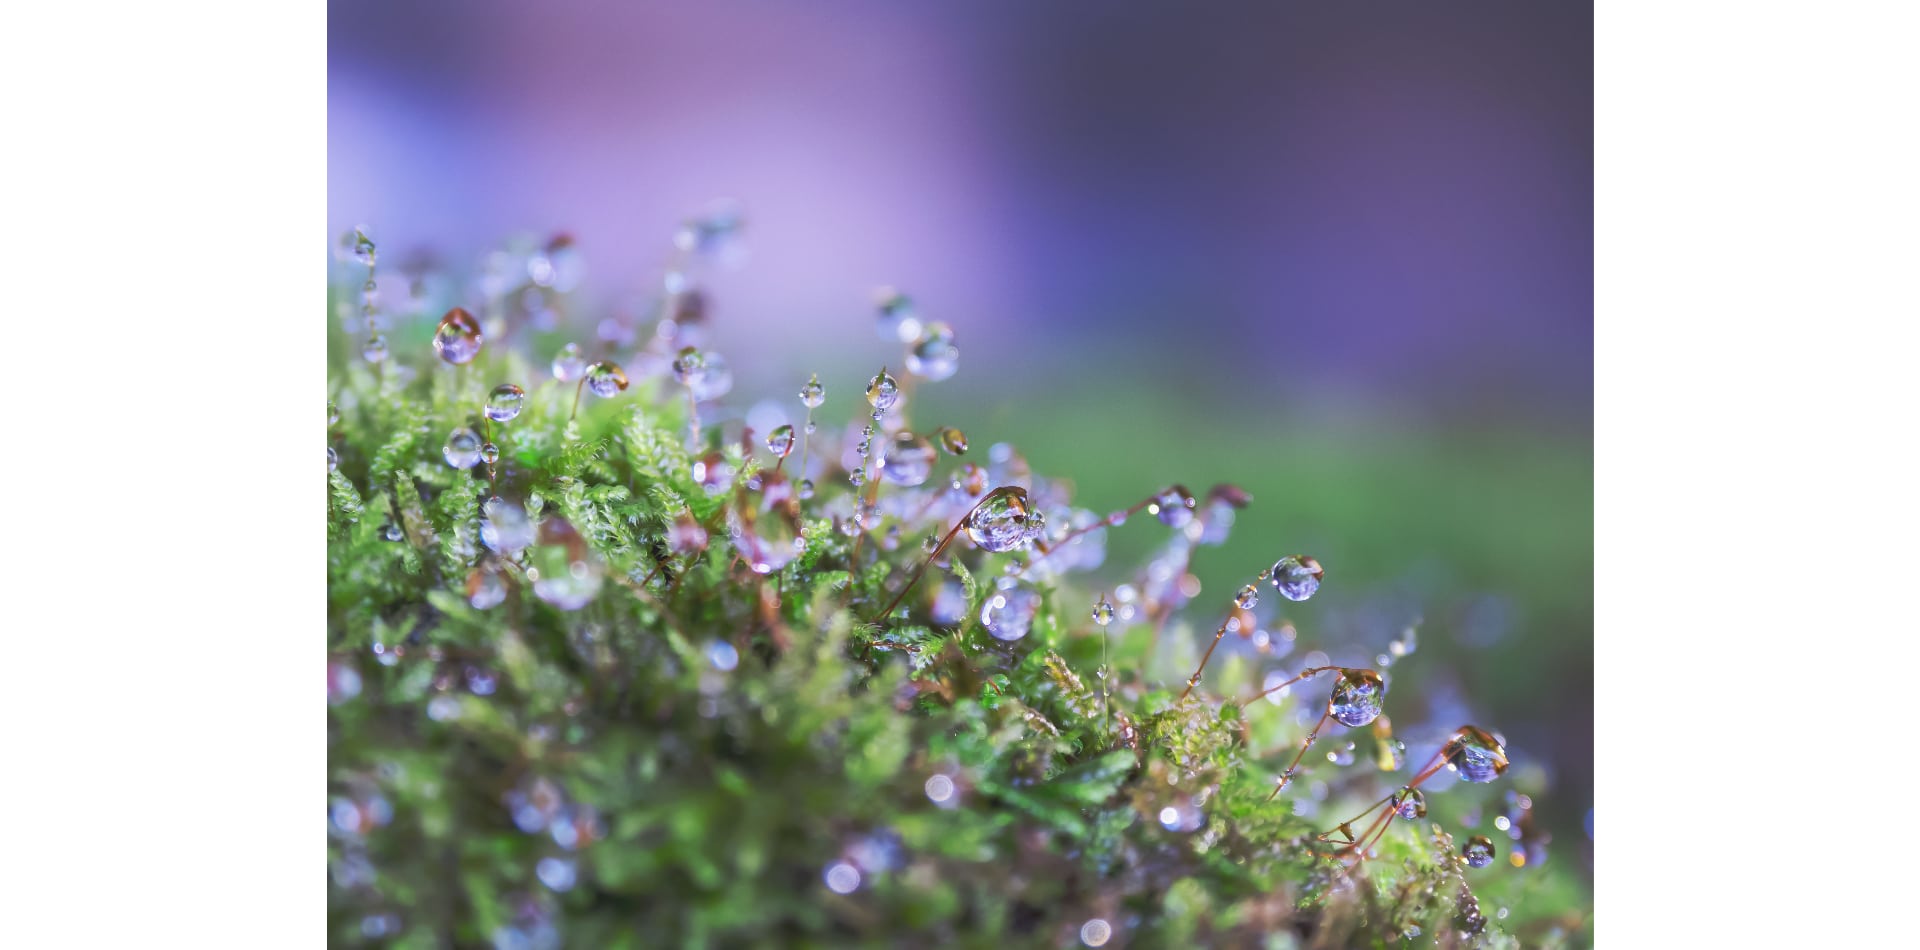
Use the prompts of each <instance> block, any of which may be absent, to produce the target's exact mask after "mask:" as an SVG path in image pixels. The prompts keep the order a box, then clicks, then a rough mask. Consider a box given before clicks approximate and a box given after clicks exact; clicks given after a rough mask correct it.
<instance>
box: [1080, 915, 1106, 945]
mask: <svg viewBox="0 0 1920 950" xmlns="http://www.w3.org/2000/svg"><path fill="white" fill-rule="evenodd" d="M1111 939H1113V925H1112V924H1109V923H1107V922H1106V921H1104V920H1102V919H1100V918H1098V917H1095V918H1094V919H1092V920H1089V921H1087V922H1086V923H1084V924H1081V925H1080V942H1081V943H1084V944H1086V945H1087V946H1089V947H1104V946H1106V945H1107V941H1108V940H1111Z"/></svg>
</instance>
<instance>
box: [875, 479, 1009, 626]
mask: <svg viewBox="0 0 1920 950" xmlns="http://www.w3.org/2000/svg"><path fill="white" fill-rule="evenodd" d="M988 494H989V495H991V494H992V493H991V492H989V493H988ZM986 501H987V499H986V498H981V499H980V500H979V501H977V502H974V505H973V507H972V508H969V509H967V513H966V514H964V515H961V516H960V520H959V522H958V523H956V524H955V525H954V526H953V530H951V531H948V532H947V536H946V537H944V538H941V539H940V544H939V546H937V547H935V548H934V549H933V553H931V554H928V555H927V556H926V559H925V560H922V561H921V562H920V565H919V566H918V567H915V568H914V569H913V576H911V577H909V578H907V583H906V586H904V587H902V588H900V593H898V594H895V595H893V602H892V603H890V604H888V605H887V609H885V610H882V611H880V612H879V613H878V614H875V615H874V617H873V620H872V621H871V622H872V623H879V622H880V621H882V620H885V619H887V617H888V616H890V615H892V614H893V608H895V607H898V606H900V602H901V601H903V600H905V599H907V594H908V593H909V592H911V591H912V590H913V587H914V585H915V584H918V583H920V575H922V574H925V573H926V572H927V565H929V564H932V563H933V562H934V561H937V560H939V559H940V552H942V551H945V550H946V549H947V545H949V544H952V543H953V539H954V537H955V536H957V535H959V533H960V529H961V528H964V527H966V526H967V520H968V519H970V518H972V517H973V513H974V512H975V511H978V510H980V506H981V505H983V504H985V503H986Z"/></svg>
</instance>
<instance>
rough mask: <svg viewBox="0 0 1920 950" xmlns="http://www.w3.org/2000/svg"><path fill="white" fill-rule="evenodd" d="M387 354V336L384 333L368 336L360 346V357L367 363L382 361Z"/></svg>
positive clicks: (384, 360)
mask: <svg viewBox="0 0 1920 950" xmlns="http://www.w3.org/2000/svg"><path fill="white" fill-rule="evenodd" d="M387 355H388V354H387V336H386V334H384V333H376V334H374V335H373V336H370V337H368V338H367V342H366V345H364V346H362V347H360V358H361V359H363V360H366V361H367V362H369V363H384V362H386V359H387Z"/></svg>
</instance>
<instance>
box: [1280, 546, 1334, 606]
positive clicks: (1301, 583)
mask: <svg viewBox="0 0 1920 950" xmlns="http://www.w3.org/2000/svg"><path fill="white" fill-rule="evenodd" d="M1325 573H1326V572H1325V571H1323V570H1321V569H1320V562H1319V561H1316V560H1314V559H1313V558H1310V557H1308V556H1306V555H1304V554H1289V555H1287V556H1286V557H1283V558H1281V559H1280V560H1278V561H1275V562H1274V564H1273V589H1274V590H1277V591H1279V592H1280V596H1282V597H1285V598H1286V599H1288V600H1306V599H1307V598H1309V597H1312V596H1313V594H1314V591H1317V590H1319V589H1320V578H1321V576H1322V575H1324V574H1325Z"/></svg>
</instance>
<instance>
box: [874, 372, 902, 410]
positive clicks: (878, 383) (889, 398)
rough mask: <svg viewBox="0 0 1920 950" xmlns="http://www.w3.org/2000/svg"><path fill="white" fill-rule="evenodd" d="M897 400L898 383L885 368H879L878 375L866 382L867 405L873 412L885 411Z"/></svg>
mask: <svg viewBox="0 0 1920 950" xmlns="http://www.w3.org/2000/svg"><path fill="white" fill-rule="evenodd" d="M899 401H900V384H899V382H897V381H896V380H894V378H893V377H892V376H891V375H889V374H888V373H887V371H886V370H881V371H880V375H878V376H875V377H874V378H873V379H872V380H871V381H870V382H868V383H867V405H870V406H872V407H873V408H874V411H875V412H886V411H887V410H889V409H892V408H893V406H894V404H895V403H897V402H899Z"/></svg>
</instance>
